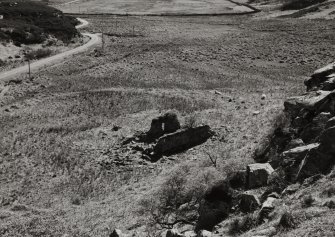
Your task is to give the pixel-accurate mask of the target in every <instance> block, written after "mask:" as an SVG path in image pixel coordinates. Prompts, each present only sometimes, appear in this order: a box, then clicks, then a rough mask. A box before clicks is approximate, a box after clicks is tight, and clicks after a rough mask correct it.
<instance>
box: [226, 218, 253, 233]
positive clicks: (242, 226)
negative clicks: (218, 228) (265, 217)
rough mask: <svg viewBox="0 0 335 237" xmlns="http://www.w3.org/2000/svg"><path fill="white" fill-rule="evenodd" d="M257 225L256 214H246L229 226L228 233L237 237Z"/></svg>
mask: <svg viewBox="0 0 335 237" xmlns="http://www.w3.org/2000/svg"><path fill="white" fill-rule="evenodd" d="M258 225H259V220H258V216H257V215H256V214H248V215H246V216H243V217H241V218H237V219H235V220H233V221H232V223H231V224H230V226H229V233H230V234H231V235H239V234H241V233H244V232H247V231H248V230H251V229H253V228H255V227H256V226H258Z"/></svg>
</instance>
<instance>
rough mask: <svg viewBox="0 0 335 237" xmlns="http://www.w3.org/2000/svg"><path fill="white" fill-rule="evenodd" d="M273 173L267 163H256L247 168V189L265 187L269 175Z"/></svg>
mask: <svg viewBox="0 0 335 237" xmlns="http://www.w3.org/2000/svg"><path fill="white" fill-rule="evenodd" d="M273 171H274V169H273V168H272V166H271V165H270V164H269V163H265V164H262V163H256V164H251V165H248V166H247V188H248V189H252V188H258V187H262V186H265V185H266V184H267V182H268V177H269V175H270V174H271V173H272V172H273Z"/></svg>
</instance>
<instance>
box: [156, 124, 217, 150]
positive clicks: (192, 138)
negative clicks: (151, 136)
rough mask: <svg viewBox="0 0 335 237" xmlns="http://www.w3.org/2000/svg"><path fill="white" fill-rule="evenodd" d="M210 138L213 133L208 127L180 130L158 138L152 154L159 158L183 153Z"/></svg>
mask: <svg viewBox="0 0 335 237" xmlns="http://www.w3.org/2000/svg"><path fill="white" fill-rule="evenodd" d="M211 136H213V132H212V131H211V129H210V127H209V126H208V125H203V126H199V127H196V128H188V129H181V130H178V131H177V132H174V133H170V134H166V135H164V136H162V137H160V138H159V140H158V141H157V143H156V145H155V146H154V154H155V155H156V156H160V155H169V154H173V153H176V152H179V151H183V150H186V149H188V148H191V147H194V146H197V145H200V144H202V143H204V142H205V141H207V139H208V138H210V137H211Z"/></svg>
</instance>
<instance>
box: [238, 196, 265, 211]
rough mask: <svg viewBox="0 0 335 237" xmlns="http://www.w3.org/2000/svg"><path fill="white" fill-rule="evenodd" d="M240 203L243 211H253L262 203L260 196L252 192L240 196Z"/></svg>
mask: <svg viewBox="0 0 335 237" xmlns="http://www.w3.org/2000/svg"><path fill="white" fill-rule="evenodd" d="M239 200H240V204H239V207H240V209H241V211H242V212H253V211H255V210H256V209H257V208H258V207H260V206H261V203H260V201H259V199H258V197H257V196H256V195H254V194H252V193H250V192H244V193H242V194H241V195H240V196H239Z"/></svg>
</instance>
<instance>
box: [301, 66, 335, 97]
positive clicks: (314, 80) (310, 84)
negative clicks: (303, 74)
mask: <svg viewBox="0 0 335 237" xmlns="http://www.w3.org/2000/svg"><path fill="white" fill-rule="evenodd" d="M334 72H335V63H331V64H329V65H327V66H325V67H323V68H320V69H318V70H316V71H315V72H314V73H313V75H312V76H311V78H310V79H308V80H306V81H305V85H306V86H307V90H311V89H313V88H318V87H320V85H321V84H322V83H324V82H325V81H326V80H327V76H329V75H331V74H333V73H334Z"/></svg>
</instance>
